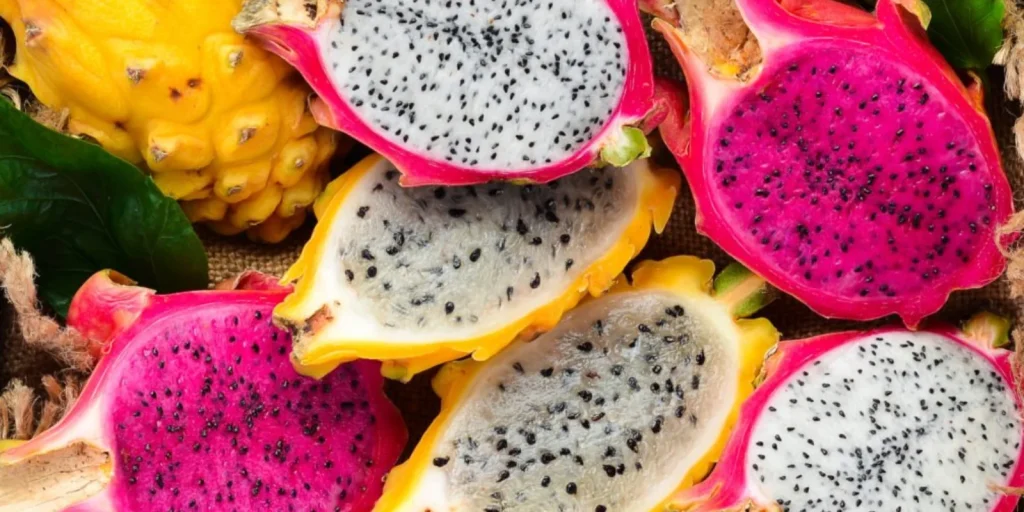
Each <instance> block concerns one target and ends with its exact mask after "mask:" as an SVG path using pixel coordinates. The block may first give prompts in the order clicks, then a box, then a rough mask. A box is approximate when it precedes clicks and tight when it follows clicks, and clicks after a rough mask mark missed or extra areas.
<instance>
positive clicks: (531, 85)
mask: <svg viewBox="0 0 1024 512" xmlns="http://www.w3.org/2000/svg"><path fill="white" fill-rule="evenodd" d="M235 28H236V29H238V30H239V31H240V32H243V33H246V34H249V35H252V36H255V37H256V38H258V39H260V40H261V41H263V43H264V44H265V46H266V47H267V48H268V49H269V50H271V51H273V52H275V53H277V54H278V55H280V56H281V57H283V58H284V59H285V60H287V61H288V62H290V63H291V64H292V65H293V66H295V67H296V68H297V69H298V70H299V71H300V72H301V73H302V75H303V76H304V77H305V78H306V80H307V81H308V82H309V83H310V84H311V85H312V87H313V89H314V90H315V91H316V93H317V94H318V95H319V97H320V99H319V100H318V101H316V102H315V103H314V105H313V113H314V114H315V116H316V118H317V120H318V121H319V122H320V123H321V124H324V125H327V126H330V127H333V128H336V129H338V130H341V131H343V132H346V133H348V134H349V135H351V136H353V137H355V138H356V139H358V140H359V141H361V142H363V143H364V144H366V145H368V146H370V147H371V148H373V149H374V150H376V151H377V152H379V153H381V154H382V155H383V156H384V157H385V158H387V159H388V160H389V161H391V162H393V163H394V164H395V165H396V166H397V167H398V169H399V170H401V171H402V173H403V175H404V176H403V181H402V183H403V184H405V185H426V184H445V185H466V184H474V183H481V182H486V181H489V180H492V179H515V180H526V181H536V182H547V181H551V180H554V179H556V178H559V177H562V176H564V175H567V174H571V173H573V172H576V171H578V170H580V169H582V168H584V167H587V166H589V165H592V164H595V163H596V162H597V161H599V160H602V161H604V162H607V163H611V164H614V165H616V166H620V167H621V166H624V165H626V164H628V163H629V162H630V161H632V160H633V159H635V158H637V157H640V156H645V155H646V154H648V153H649V150H650V148H649V146H648V145H647V141H646V138H645V137H644V136H643V135H644V134H643V129H642V127H641V128H638V125H644V124H648V123H645V122H644V121H645V118H646V117H647V116H648V114H649V112H650V110H651V108H652V96H653V94H654V79H653V74H652V64H651V58H650V54H649V52H648V47H647V41H646V39H645V36H644V29H643V25H642V23H641V21H640V16H639V13H638V10H637V5H636V2H635V1H632V0H578V1H575V2H570V3H565V2H554V3H552V2H548V1H540V0H529V1H522V2H506V1H499V0H475V1H471V2H468V3H467V2H450V1H449V2H446V1H440V0H427V1H420V0H383V1H382V0H347V1H342V0H249V1H248V2H247V3H246V5H245V7H244V9H243V12H242V14H240V15H239V17H238V18H237V19H236V20H235Z"/></svg>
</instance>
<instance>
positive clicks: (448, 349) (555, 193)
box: [274, 155, 680, 380]
mask: <svg viewBox="0 0 1024 512" xmlns="http://www.w3.org/2000/svg"><path fill="white" fill-rule="evenodd" d="M651 165H652V164H651V163H649V162H648V161H647V160H639V161H637V162H634V163H633V164H632V165H630V166H629V167H627V168H625V169H617V168H611V167H609V168H602V169H593V170H585V171H581V172H579V173H576V174H574V175H572V176H568V177H566V178H563V179H561V180H558V181H553V182H551V183H549V184H547V185H526V186H518V185H513V184H510V183H504V182H495V183H491V184H488V185H482V186H473V185H468V186H463V187H416V188H403V187H402V186H400V185H399V183H398V179H397V178H398V175H399V172H398V171H397V170H396V168H395V166H394V165H393V164H391V163H389V162H388V161H387V160H385V159H384V158H382V157H380V156H377V155H373V156H370V157H368V158H366V159H365V160H363V161H362V162H360V163H359V164H358V165H357V166H355V167H354V168H352V169H351V170H349V171H348V172H346V173H345V174H343V175H342V176H341V177H340V178H339V179H337V180H335V181H334V182H333V183H331V184H330V185H328V188H327V190H326V192H325V195H324V197H322V198H321V199H320V200H318V202H317V204H316V205H314V212H315V213H316V214H317V216H318V217H319V218H320V222H319V224H318V225H317V227H316V229H315V230H314V232H313V236H312V238H311V239H310V241H309V243H308V244H306V247H305V248H304V249H303V251H302V256H301V257H300V258H299V260H298V261H297V262H296V263H295V265H293V266H292V268H291V269H290V270H289V271H288V272H287V273H286V274H285V277H284V280H285V281H292V280H298V284H297V286H296V289H295V293H293V294H292V295H290V296H289V297H288V298H287V299H285V301H284V302H283V303H281V305H280V306H278V307H277V308H276V309H275V310H274V319H275V321H276V322H277V323H278V325H282V326H285V327H286V328H287V329H289V330H290V331H291V332H292V335H293V337H294V340H295V345H294V351H293V354H294V356H295V359H296V360H297V362H298V363H299V366H300V368H301V369H300V371H302V372H304V373H307V374H310V375H320V374H322V373H323V372H325V371H329V370H330V369H331V368H333V366H335V365H337V364H338V363H340V362H344V361H348V360H352V359H355V358H364V359H378V360H383V361H386V362H385V365H384V370H385V374H386V375H387V376H388V377H391V378H395V379H404V380H408V379H410V378H411V377H412V376H413V375H415V374H416V373H418V372H421V371H423V370H425V369H427V368H430V367H432V366H436V365H438V364H441V363H444V362H447V361H451V360H454V359H458V358H460V357H463V356H465V355H467V354H470V353H472V354H473V356H474V357H475V358H477V359H479V360H483V359H487V358H488V357H491V356H492V355H494V354H495V353H497V352H498V351H499V350H501V349H502V348H503V347H504V346H505V345H507V344H508V343H509V342H511V341H512V340H513V339H515V338H516V337H517V336H518V335H520V334H523V335H526V336H528V335H530V334H531V333H534V332H537V331H544V330H547V329H550V328H551V327H552V326H554V324H555V323H556V322H558V319H559V318H560V317H561V315H562V313H564V312H565V311H566V310H567V309H569V308H571V307H573V306H574V305H576V303H577V302H578V301H579V300H580V298H581V297H582V296H583V295H584V294H585V293H587V292H589V293H590V294H592V295H600V294H601V293H604V291H605V290H607V289H608V287H609V286H611V285H612V283H613V282H614V279H615V278H616V277H617V276H618V275H619V273H620V272H622V269H623V268H625V266H626V264H627V263H628V262H629V260H630V259H632V258H633V256H634V255H636V254H637V253H638V252H639V251H640V250H641V249H642V248H643V247H644V244H646V243H647V240H648V237H649V236H650V232H651V225H652V224H653V225H654V228H655V230H657V231H659V232H660V231H661V229H662V228H663V227H664V226H665V223H666V222H667V221H668V217H669V214H670V213H671V211H672V205H673V203H674V201H675V196H676V190H678V188H679V179H680V177H679V174H678V173H677V172H675V171H673V170H668V169H657V168H652V167H651Z"/></svg>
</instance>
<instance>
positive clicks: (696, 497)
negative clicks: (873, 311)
mask: <svg viewBox="0 0 1024 512" xmlns="http://www.w3.org/2000/svg"><path fill="white" fill-rule="evenodd" d="M1007 326H1008V322H1007V321H1006V320H1004V319H1001V318H998V317H995V316H994V315H991V314H980V315H978V316H977V317H975V318H974V319H972V320H971V321H970V322H969V323H968V324H967V326H966V328H965V329H964V330H963V331H962V332H961V331H960V330H958V329H955V328H952V327H937V328H932V329H927V330H922V331H917V332H912V331H906V330H903V329H899V328H888V329H880V330H875V331H870V332H846V333H839V334H830V335H826V336H820V337H816V338H810V339H807V340H800V341H786V342H782V343H781V344H780V345H779V348H778V350H777V352H775V353H774V354H773V355H772V356H771V358H769V359H768V361H767V362H766V365H765V369H766V372H767V378H766V380H765V381H764V383H763V384H762V385H761V386H759V387H758V389H757V391H755V392H754V394H753V395H752V396H751V397H750V399H749V400H748V401H747V403H745V404H744V405H743V408H742V410H741V412H740V417H739V421H738V423H737V425H738V426H737V428H736V430H735V431H734V433H733V434H732V437H731V438H730V440H729V444H728V445H727V447H726V449H725V452H724V453H723V455H722V459H721V460H720V461H719V463H718V465H717V466H716V468H715V470H714V472H713V473H712V474H711V476H710V477H709V478H708V479H707V480H705V481H704V482H702V483H701V484H700V485H699V486H697V487H694V488H691V489H689V490H687V491H684V492H683V493H681V494H680V495H678V496H676V497H675V498H674V499H673V500H672V504H673V507H675V508H673V510H687V511H691V512H697V511H700V512H712V511H720V510H747V509H748V508H747V507H750V510H779V509H780V508H781V510H804V511H808V512H810V511H816V510H817V511H832V510H843V511H860V510H865V511H867V510H904V511H913V510H921V511H925V510H928V511H931V510H955V511H961V510H973V511H991V512H1011V511H1013V510H1014V506H1015V505H1016V503H1017V500H1018V496H1017V495H1016V494H1007V493H1004V492H1003V491H1005V490H1006V489H1007V488H1009V487H1016V488H1019V487H1020V486H1021V485H1022V484H1024V467H1022V465H1021V456H1022V455H1024V452H1022V449H1024V427H1022V425H1021V396H1020V395H1019V392H1018V391H1017V390H1016V389H1015V388H1014V379H1013V375H1012V373H1011V367H1010V356H1011V353H1010V352H1009V351H1007V350H1002V349H1000V348H997V346H998V345H1001V344H1004V343H1006V331H1007Z"/></svg>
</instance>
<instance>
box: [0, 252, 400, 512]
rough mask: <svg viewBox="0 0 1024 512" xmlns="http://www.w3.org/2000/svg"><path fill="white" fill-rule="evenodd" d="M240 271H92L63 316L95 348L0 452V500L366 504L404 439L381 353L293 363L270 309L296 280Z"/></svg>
mask: <svg viewBox="0 0 1024 512" xmlns="http://www.w3.org/2000/svg"><path fill="white" fill-rule="evenodd" d="M234 286H239V287H242V288H243V289H241V290H216V291H199V292H187V293H178V294H173V295H163V296H161V295H155V294H154V292H153V291H151V290H147V289H144V288H138V287H134V286H128V285H127V284H126V279H124V278H123V276H119V275H118V274H115V273H112V272H103V273H99V274H97V275H95V276H93V277H92V278H91V279H90V280H89V281H88V282H86V284H85V285H84V286H83V287H82V289H81V290H80V291H79V292H78V294H77V295H76V297H75V299H74V301H73V302H72V305H71V311H70V314H69V317H68V318H69V324H70V325H71V326H72V327H75V328H77V329H79V330H81V331H82V332H83V333H85V334H86V335H87V336H89V338H90V341H91V342H93V343H94V344H95V348H96V352H98V353H102V354H103V355H102V358H101V359H100V361H99V364H98V365H97V367H96V370H95V372H94V373H93V374H92V376H91V377H90V379H89V381H88V383H87V384H86V386H85V388H84V389H83V391H82V394H81V397H80V398H79V399H78V401H77V402H76V403H75V405H74V407H73V408H72V409H71V410H70V411H69V412H68V414H67V416H66V417H65V418H64V419H63V420H62V421H61V422H60V423H59V424H58V425H56V426H55V427H54V428H52V429H50V430H48V431H46V432H45V433H43V434H42V435H40V436H39V437H37V438H35V439H33V440H32V441H30V442H28V443H26V444H24V445H21V446H19V447H16V448H13V449H10V450H8V451H5V452H2V453H0V509H3V510H61V509H66V510H75V511H100V510H103V511H106V510H134V511H142V510H181V511H187V510H281V511H285V510H323V511H327V510H344V511H350V512H358V511H367V510H371V509H372V507H373V505H374V503H375V502H376V501H377V498H378V497H379V496H380V493H381V488H382V485H383V477H384V475H386V474H387V472H388V471H389V470H390V469H391V467H392V465H393V464H394V463H395V462H396V460H397V459H398V456H399V454H400V453H401V451H402V449H403V447H404V445H405V442H406V432H405V427H404V425H403V423H402V420H401V417H400V416H399V414H398V411H397V409H395V407H394V406H393V405H392V404H391V403H390V402H389V401H388V400H387V398H386V397H385V396H384V393H383V391H382V386H383V382H382V381H383V378H382V377H381V376H380V367H379V366H380V365H379V364H377V363H373V362H355V363H350V364H347V365H343V366H341V367H339V368H338V370H336V371H335V372H334V373H332V374H330V375H328V376H327V377H326V378H324V379H323V380H320V381H317V380H313V379H309V378H306V377H302V376H300V375H298V374H297V373H295V370H294V369H293V368H292V366H291V362H290V359H289V353H290V349H291V338H290V337H289V335H288V334H287V333H286V332H284V331H281V330H279V329H277V328H276V327H274V325H273V324H272V322H271V312H272V310H273V307H274V306H275V305H276V304H278V303H279V302H280V301H281V300H282V299H283V298H284V297H285V295H287V293H288V292H289V291H290V289H284V288H280V287H276V286H274V285H273V284H272V283H271V281H270V280H269V279H267V278H265V277H264V276H260V275H258V274H248V275H245V276H243V277H242V278H240V279H239V280H237V281H236V282H235V283H229V284H228V285H227V287H228V288H231V287H234ZM245 288H249V289H245Z"/></svg>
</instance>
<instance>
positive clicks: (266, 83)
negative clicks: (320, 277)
mask: <svg viewBox="0 0 1024 512" xmlns="http://www.w3.org/2000/svg"><path fill="white" fill-rule="evenodd" d="M241 3H242V2H241V0H0V18H3V19H4V20H6V21H7V22H8V23H9V24H10V25H11V27H12V29H13V31H14V34H15V39H16V42H17V48H16V54H15V60H14V62H13V64H12V65H11V66H10V68H9V72H10V73H11V74H12V75H13V76H15V77H16V78H18V79H20V80H22V81H24V82H26V83H27V84H28V86H29V87H30V88H31V89H32V91H33V92H34V93H35V95H36V96H37V97H38V98H39V100H40V101H41V102H42V103H43V104H45V105H46V106H48V107H50V108H53V109H61V110H62V109H67V111H68V113H69V119H68V131H70V132H71V133H73V134H80V135H84V136H88V137H90V138H92V139H95V140H96V141H97V142H99V143H100V144H101V145H102V146H103V147H104V148H106V149H107V150H108V151H110V152H111V153H113V154H115V155H117V156H119V157H121V158H124V159H126V160H128V161H130V162H134V163H136V164H139V165H140V166H142V167H145V168H146V169H148V170H150V171H151V172H152V176H153V179H154V181H155V182H156V184H157V185H158V186H159V187H160V189H161V190H163V191H164V193H166V194H167V195H168V196H170V197H173V198H175V199H178V200H180V201H182V206H183V208H184V210H185V212H186V214H187V215H188V216H189V218H190V219H192V221H193V222H204V223H207V224H208V225H209V226H210V227H211V228H212V229H214V230H215V231H217V232H220V233H224V234H236V233H240V232H242V231H246V230H248V232H249V236H250V237H252V238H254V239H257V240H261V241H266V242H277V241H280V240H281V239H283V238H284V237H285V236H286V235H287V234H288V233H289V232H290V231H291V230H293V229H295V228H296V227H297V226H299V225H301V224H302V222H303V220H304V219H305V214H306V209H307V207H308V206H309V205H311V204H312V203H313V201H314V200H315V199H316V196H317V195H318V193H319V192H320V191H321V190H322V189H323V186H324V184H325V183H326V182H327V162H328V160H329V159H330V157H331V156H332V155H333V154H334V152H335V150H336V149H337V144H338V141H337V140H336V137H337V136H336V134H335V133H334V132H332V131H330V130H328V129H326V128H320V127H318V126H317V124H316V122H315V121H314V120H313V117H312V115H311V114H310V113H309V111H308V109H307V101H308V96H309V94H310V93H309V89H308V88H307V86H306V85H305V84H304V83H303V82H302V81H301V79H299V78H298V77H297V75H295V74H294V73H293V72H292V70H291V68H290V67H288V65H287V64H285V63H284V62H283V61H281V60H279V59H278V58H277V57H276V56H274V55H271V54H270V53H268V52H266V51H264V50H262V49H261V48H259V47H258V46H256V45H255V44H253V43H251V42H249V41H246V40H245V39H244V38H243V37H242V36H241V35H239V34H236V33H235V32H234V31H232V29H231V19H232V17H234V16H235V15H236V14H237V12H238V10H239V8H240V7H241Z"/></svg>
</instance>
